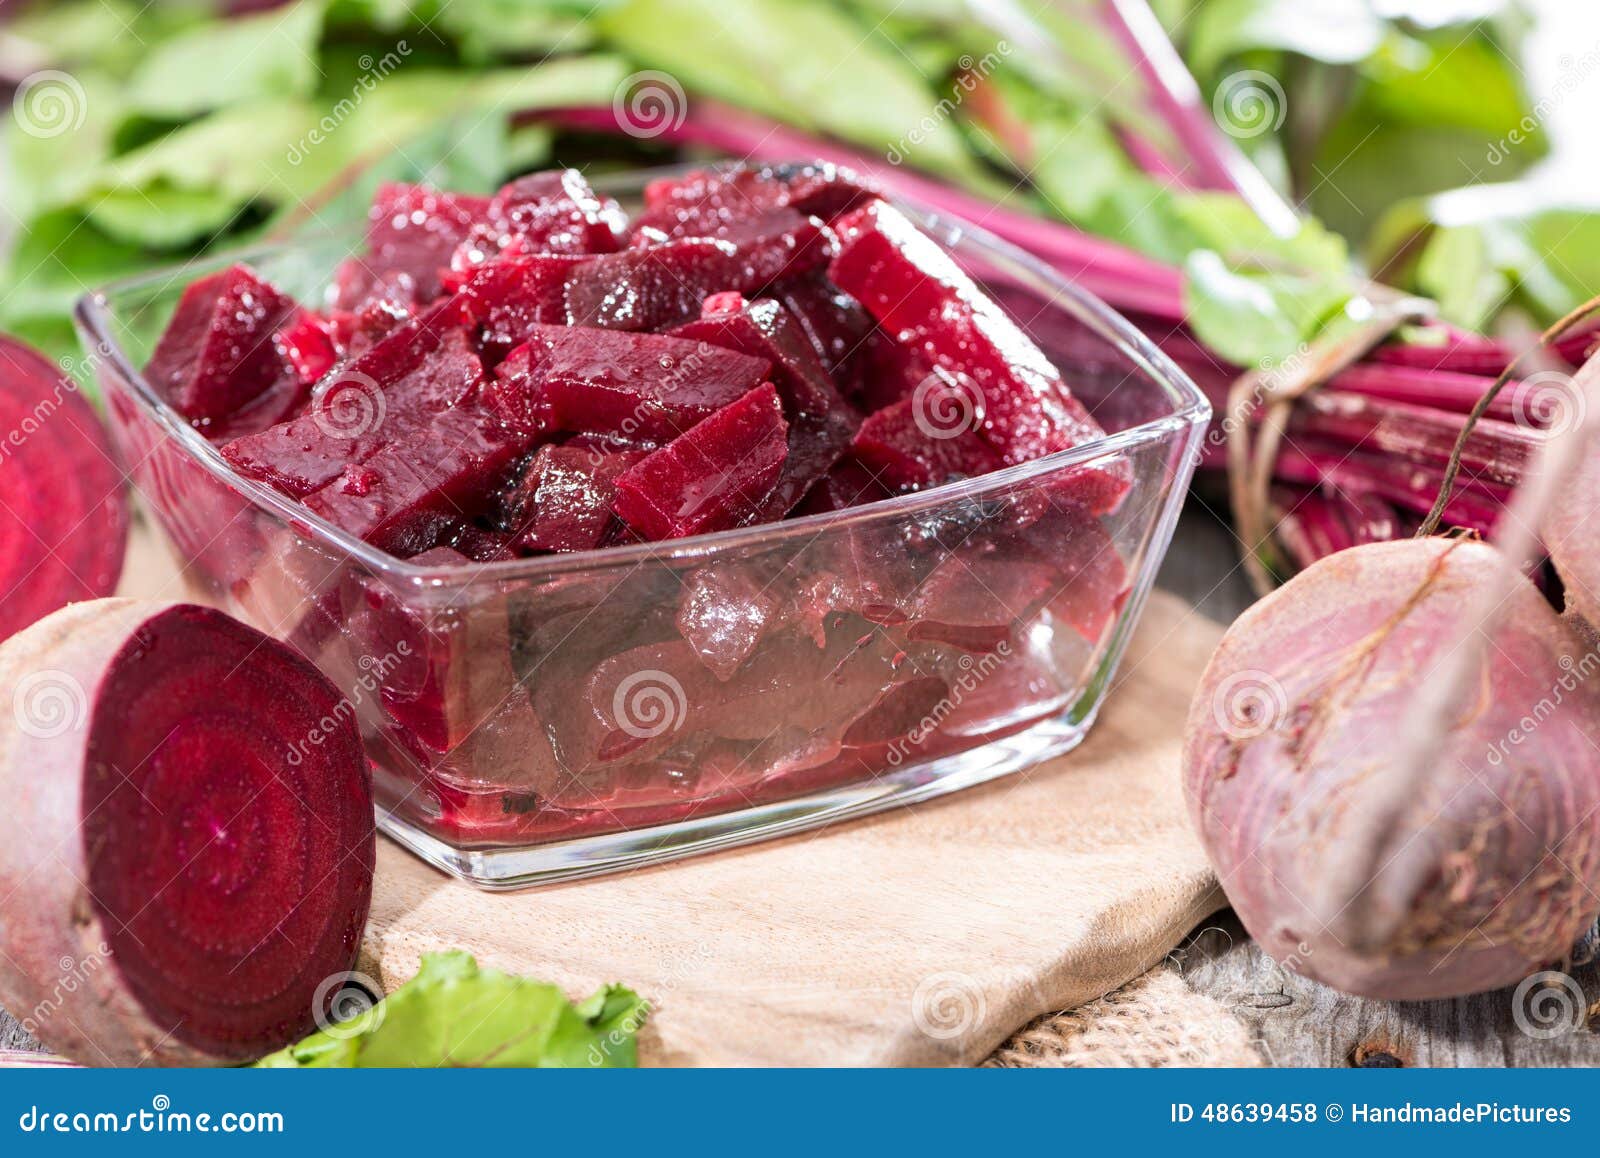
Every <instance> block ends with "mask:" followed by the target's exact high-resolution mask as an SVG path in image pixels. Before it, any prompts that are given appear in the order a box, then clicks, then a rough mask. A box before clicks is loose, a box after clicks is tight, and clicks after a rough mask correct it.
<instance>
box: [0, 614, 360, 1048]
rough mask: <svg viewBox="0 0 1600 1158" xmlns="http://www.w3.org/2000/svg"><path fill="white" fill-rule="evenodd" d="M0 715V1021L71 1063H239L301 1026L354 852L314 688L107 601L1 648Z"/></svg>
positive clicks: (350, 800)
mask: <svg viewBox="0 0 1600 1158" xmlns="http://www.w3.org/2000/svg"><path fill="white" fill-rule="evenodd" d="M0 699H3V700H4V702H5V703H7V704H9V705H14V707H15V709H16V710H15V712H14V713H12V712H8V713H7V716H6V727H7V732H6V735H5V738H4V742H3V743H0V753H3V756H0V780H3V782H4V784H5V795H6V807H5V809H4V810H0V894H3V895H4V896H6V897H8V898H9V900H8V901H7V903H6V905H5V907H4V910H3V912H0V950H3V951H0V1003H3V1004H4V1006H5V1007H6V1008H7V1009H9V1010H11V1011H12V1012H13V1013H15V1014H18V1015H21V1016H24V1017H30V1019H31V1020H30V1024H31V1026H32V1028H34V1029H35V1030H36V1032H37V1034H38V1036H39V1037H40V1038H41V1039H43V1041H44V1042H45V1043H46V1044H47V1045H49V1046H51V1047H52V1048H54V1049H56V1050H58V1051H60V1052H62V1053H65V1054H67V1055H68V1056H70V1057H73V1058H76V1059H78V1060H80V1061H84V1062H87V1063H91V1064H115V1065H146V1064H151V1063H156V1064H162V1065H207V1064H218V1063H235V1062H242V1061H248V1060H250V1059H252V1058H256V1057H260V1056H261V1055H263V1054H265V1053H268V1052H270V1051H272V1050H274V1049H277V1048H279V1047H281V1046H283V1045H286V1044H288V1043H289V1042H292V1041H296V1040H299V1039H300V1038H301V1037H303V1036H305V1035H306V1034H307V1033H308V1032H310V1031H311V1030H312V1029H314V1028H315V1027H316V1024H317V1021H318V1020H319V1019H321V1018H322V1017H323V1016H324V1015H325V1014H326V1012H327V1004H328V1002H329V1001H330V1000H331V999H332V996H333V995H334V993H335V992H336V991H337V990H338V987H339V984H340V982H341V980H342V977H343V974H344V973H345V971H347V970H349V969H350V968H351V967H352V966H353V965H354V963H355V957H356V950H357V947H358V945H359V942H360V939H361V931H362V926H363V924H364V923H365V920H366V915H367V906H368V902H369V900H370V897H371V892H372V868H373V857H374V852H375V849H374V830H373V814H372V795H371V785H370V782H369V774H368V770H367V762H366V758H365V756H364V755H363V754H362V750H361V743H360V739H359V737H358V736H357V734H356V727H355V724H354V721H353V719H352V717H351V715H350V712H349V705H348V704H346V703H344V701H343V700H341V698H340V696H339V693H338V691H337V690H336V689H335V688H334V686H333V684H332V683H330V682H329V681H328V679H327V678H326V677H325V676H323V675H321V674H320V673H319V672H318V671H317V670H316V668H314V667H313V666H312V665H311V664H310V663H308V662H307V661H306V660H305V659H304V658H302V657H301V656H300V654H299V653H298V652H296V651H294V650H293V649H291V648H289V647H287V646H285V645H284V644H281V643H278V642H276V641H274V640H272V639H269V638H267V637H266V636H264V635H262V634H261V633H260V632H257V631H255V630H253V629H251V628H248V627H245V626H244V625H242V624H240V623H237V622H235V621H234V620H231V619H229V618H228V617H226V616H224V615H222V614H221V613H219V612H216V611H212V610H209V609H206V608H201V607H196V606H193V605H187V604H170V603H166V604H149V603H140V602H135V601H132V600H125V599H118V600H96V601H91V602H87V603H81V604H78V605H76V606H73V607H69V608H65V609H63V610H61V611H58V612H56V613H55V614H54V615H52V616H50V617H49V618H47V619H44V620H42V621H40V622H39V623H37V624H35V625H34V626H33V627H31V628H29V629H28V630H26V631H24V632H22V633H21V634H20V635H17V636H15V637H13V638H12V639H11V640H9V641H8V642H7V643H6V644H5V645H4V646H3V647H0ZM13 716H14V717H15V721H14V722H13V719H12V717H13Z"/></svg>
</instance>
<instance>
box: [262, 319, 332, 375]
mask: <svg viewBox="0 0 1600 1158" xmlns="http://www.w3.org/2000/svg"><path fill="white" fill-rule="evenodd" d="M273 341H275V342H276V343H277V344H278V352H279V353H281V354H282V355H283V356H284V358H285V359H286V360H287V361H288V363H289V365H290V366H292V367H294V373H295V377H296V378H298V379H299V381H300V384H301V385H302V386H308V387H309V386H315V385H316V384H317V383H318V382H320V381H322V379H323V378H324V377H325V376H326V375H327V373H328V371H329V370H332V369H333V364H334V363H335V362H337V361H338V360H339V347H338V346H337V345H336V344H335V342H334V340H333V328H332V327H331V326H330V325H329V324H328V323H327V322H326V321H324V320H323V319H322V318H320V317H318V316H317V315H316V314H314V313H312V312H311V311H310V310H297V311H296V312H295V314H294V316H293V317H292V318H290V320H289V322H288V324H287V325H285V326H284V327H283V329H281V330H279V331H278V332H277V334H276V335H274V337H273Z"/></svg>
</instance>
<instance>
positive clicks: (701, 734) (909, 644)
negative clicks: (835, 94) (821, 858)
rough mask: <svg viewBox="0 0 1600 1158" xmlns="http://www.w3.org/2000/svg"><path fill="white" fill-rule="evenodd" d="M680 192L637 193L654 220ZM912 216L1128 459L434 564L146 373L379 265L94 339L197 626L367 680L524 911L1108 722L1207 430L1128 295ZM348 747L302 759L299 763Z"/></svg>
mask: <svg viewBox="0 0 1600 1158" xmlns="http://www.w3.org/2000/svg"><path fill="white" fill-rule="evenodd" d="M658 175H660V174H659V173H646V174H637V175H632V176H630V177H628V178H626V179H623V180H621V181H613V182H612V183H610V185H609V187H608V188H607V191H608V192H610V193H612V195H614V196H617V197H618V198H619V199H620V200H622V201H623V202H624V204H625V205H627V206H628V207H630V208H632V207H634V206H635V205H636V203H637V200H638V198H639V195H640V194H641V192H642V190H643V187H644V183H645V182H646V181H647V180H649V179H650V178H652V177H654V176H658ZM630 202H632V203H634V204H629V203H630ZM901 207H902V208H903V209H906V210H907V211H908V212H910V213H911V214H912V215H913V216H914V217H915V218H916V219H917V220H918V221H919V223H920V224H921V225H922V226H923V227H924V228H925V229H927V230H928V231H929V232H930V233H931V234H932V235H933V236H935V237H936V238H937V239H938V240H939V241H940V242H942V243H943V244H944V245H945V246H946V247H947V248H948V249H949V250H950V251H951V252H952V253H953V254H954V255H955V257H956V258H957V260H958V261H959V262H960V263H961V264H962V265H963V266H964V267H965V268H966V270H967V271H968V273H970V274H971V275H972V276H973V277H975V278H976V279H977V280H978V281H979V282H981V283H982V284H984V285H985V286H986V287H987V288H988V289H989V290H990V292H992V293H993V294H994V295H995V296H996V298H997V299H998V300H999V301H1000V302H1001V303H1002V305H1003V306H1004V308H1005V309H1006V310H1007V311H1008V312H1009V313H1011V315H1012V316H1013V318H1014V319H1015V320H1016V321H1017V322H1018V323H1019V324H1020V325H1021V326H1022V327H1023V328H1024V329H1025V330H1026V331H1027V332H1028V333H1030V334H1031V335H1032V336H1033V337H1034V339H1035V340H1036V341H1037V342H1038V343H1039V344H1040V345H1041V346H1042V347H1043V348H1044V350H1045V352H1046V353H1047V354H1049V355H1050V356H1051V357H1052V358H1053V359H1054V360H1055V361H1056V364H1057V365H1058V366H1059V367H1060V369H1061V371H1062V374H1063V376H1064V377H1065V379H1066V381H1067V382H1068V384H1069V385H1070V386H1071V388H1072V389H1073V390H1074V392H1075V393H1076V394H1077V395H1078V396H1079V397H1080V398H1081V399H1082V400H1083V401H1084V402H1085V404H1086V405H1088V406H1089V408H1090V409H1091V411H1092V412H1093V413H1094V414H1095V416H1096V417H1097V418H1098V419H1099V421H1100V423H1101V425H1102V426H1104V427H1105V429H1106V431H1107V435H1106V437H1105V438H1103V439H1099V440H1096V441H1094V442H1091V443H1086V444H1085V445H1082V446H1079V447H1077V448H1075V449H1072V450H1069V451H1064V452H1061V453H1058V454H1054V455H1051V456H1049V457H1047V458H1043V459H1040V460H1038V461H1035V462H1029V463H1025V464H1022V465H1019V466H1015V467H1011V468H1008V469H1006V470H1003V471H1000V472H998V473H995V474H990V475H986V476H984V477H981V478H975V479H969V480H965V481H961V482H956V483H952V484H949V485H946V486H942V487H939V488H937V489H934V490H929V491H925V492H922V493H918V494H912V495H906V496H903V497H899V498H895V499H892V500H889V501H885V502H881V503H877V504H875V505H872V506H866V507H859V508H854V509H850V510H846V511H842V512H834V513H831V514H824V515H813V516H808V517H805V518H799V519H793V520H790V521H786V522H782V523H778V524H774V525H770V526H759V527H751V528H748V529H742V530H734V531H727V532H723V533H719V534H714V535H704V536H700V537H696V538H689V539H682V540H678V541H674V542H668V543H657V544H645V545H638V546H627V547H618V548H610V549H606V550H603V551H594V552H587V553H582V554H573V555H556V556H547V557H539V558H532V559H523V560H514V561H507V562H501V563H493V564H478V563H474V564H470V565H463V566H454V567H426V566H414V565H412V564H411V563H408V562H405V561H403V560H400V559H396V558H393V557H391V556H389V555H387V554H385V553H383V552H381V551H378V550H376V549H375V548H373V547H371V546H369V545H367V544H366V543H363V542H361V541H360V540H358V539H355V538H354V537H352V536H350V535H348V534H346V533H345V532H343V531H341V530H340V529H339V528H338V527H335V526H332V525H330V524H328V523H326V522H324V521H322V520H321V519H319V518H318V517H317V516H315V515H313V514H311V513H310V512H309V511H307V510H305V509H304V508H302V507H300V506H299V505H298V504H296V503H295V502H293V501H292V500H290V499H288V498H285V497H284V496H283V495H281V494H278V493H277V492H275V491H273V490H271V489H269V488H267V487H265V486H263V485H261V484H259V483H256V482H253V481H251V480H249V479H246V478H242V477H240V476H238V475H236V474H235V473H234V472H233V470H232V469H231V468H230V467H229V466H228V464H227V463H226V462H225V461H224V459H223V458H222V457H221V455H220V454H219V453H218V452H217V450H216V448H215V447H214V446H212V445H211V444H210V443H208V442H207V441H206V439H205V438H204V437H202V436H201V435H200V434H199V433H198V432H196V431H195V430H194V429H192V428H191V427H190V426H189V425H188V424H187V423H186V422H185V421H184V420H183V419H182V418H181V417H180V416H179V415H178V414H177V413H176V412H174V411H173V410H172V409H171V408H170V407H168V406H167V405H166V404H165V402H164V401H163V400H162V399H161V398H160V397H159V396H158V395H157V394H156V392H155V391H154V390H152V389H151V387H150V385H149V383H147V382H146V381H145V379H144V377H143V375H142V374H141V371H140V367H142V366H143V365H144V364H145V363H146V361H147V360H148V357H149V354H150V351H151V349H152V348H153V346H154V342H155V339H156V337H157V336H158V335H159V334H160V332H161V329H162V328H163V326H164V325H165V324H166V322H167V320H168V318H169V317H170V316H171V314H172V311H173V308H174V307H175V305H176V304H177V299H178V296H179V294H180V293H181V291H182V290H183V288H184V286H186V285H187V284H188V283H189V282H190V281H192V280H193V279H194V278H196V277H199V276H201V275H203V274H206V273H209V272H212V271H215V270H217V269H219V268H222V267H224V266H226V265H227V264H229V263H231V262H233V261H236V260H244V261H248V262H250V263H251V264H252V265H254V266H255V267H256V268H257V269H258V270H260V271H261V272H262V273H263V274H264V275H265V276H266V277H267V278H268V279H270V280H272V281H273V282H275V283H276V284H278V285H279V286H280V287H282V288H283V289H285V290H287V291H289V292H291V293H294V294H296V296H298V297H299V298H300V299H301V300H302V301H308V302H317V301H320V300H321V296H320V291H321V288H322V287H323V286H325V285H326V284H328V282H329V280H330V278H331V275H332V272H333V270H334V268H335V266H336V265H337V264H338V263H339V261H340V260H342V259H343V258H345V257H346V256H348V255H349V253H350V252H351V251H352V246H353V244H355V242H356V239H354V238H352V237H336V238H324V239H321V240H313V241H304V242H297V243H294V244H293V245H287V246H279V247H275V248H261V249H257V250H254V251H251V252H246V253H239V254H231V255H227V256H224V257H219V258H216V259H214V260H207V261H204V262H201V263H197V264H193V265H190V266H187V267H185V268H183V269H181V270H177V271H169V272H166V273H164V274H160V275H153V276H146V277H141V278H139V279H136V280H131V281H126V282H122V283H120V284H118V285H115V286H112V287H109V288H107V289H105V290H104V291H102V292H99V293H94V294H90V295H88V296H87V297H85V298H84V299H83V300H82V301H81V302H80V303H79V307H78V314H77V319H78V325H79V329H80V332H81V335H82V338H83V341H84V343H85V345H86V347H87V349H88V351H89V356H90V358H91V360H92V361H93V363H94V365H95V367H96V373H97V375H98V377H99V381H100V384H101V387H102V389H103V392H104V396H105V401H106V405H107V410H108V412H109V414H110V418H111V425H112V428H113V433H114V437H115V439H116V442H117V444H118V448H119V450H120V452H121V454H122V455H123V457H124V461H125V463H126V464H127V466H128V468H129V470H130V472H131V475H132V478H133V481H134V484H135V485H136V486H137V488H138V491H139V492H140V494H141V495H142V497H143V499H144V500H145V503H146V505H147V506H148V508H149V509H150V511H151V512H152V513H153V515H154V517H155V518H156V520H157V521H158V522H159V523H160V524H161V526H162V527H163V528H164V530H165V532H166V534H167V536H168V538H169V539H170V541H171V544H172V546H173V548H174V549H175V552H176V554H177V557H178V559H179V561H180V562H181V563H182V564H183V566H184V569H185V575H186V577H187V579H188V581H189V583H190V584H191V588H192V594H193V595H194V597H196V598H198V599H200V600H202V601H205V602H209V603H212V604H214V605H216V606H219V607H221V608H223V609H225V610H227V611H229V612H230V613H232V614H234V615H237V616H239V617H240V618H242V619H245V620H247V621H248V622H250V623H253V624H254V625H255V626H257V627H259V628H261V629H262V630H263V631H266V632H268V633H270V634H272V635H274V636H276V637H278V638H279V639H283V640H286V641H288V642H289V643H291V644H293V645H294V646H296V647H298V648H299V649H301V650H302V651H303V652H304V653H305V654H306V655H307V656H309V657H310V658H311V659H312V660H313V661H314V662H315V663H317V665H318V666H319V667H320V668H321V669H322V670H323V671H324V672H326V673H327V674H328V676H329V677H331V678H332V679H333V681H334V682H335V683H336V684H338V685H339V687H340V688H341V689H342V690H343V692H344V695H345V700H344V703H343V705H342V706H341V710H342V711H347V712H349V713H351V714H353V715H354V716H355V717H356V719H357V720H358V721H359V724H360V727H361V730H362V733H363V737H364V739H365V742H366V746H367V752H368V754H369V757H370V759H371V760H372V763H373V769H374V778H375V786H376V792H377V799H378V806H379V822H380V824H381V825H382V827H383V828H384V830H385V831H387V832H388V833H389V834H390V835H391V836H392V837H393V838H395V839H396V840H398V841H400V843H402V844H404V845H405V846H406V847H408V848H410V849H412V850H413V851H414V852H416V853H417V854H418V855H420V856H421V857H423V858H424V859H425V860H427V861H429V862H431V863H433V864H435V865H437V866H439V867H440V868H442V869H445V870H446V871H448V872H451V873H453V874H455V875H457V876H459V877H462V878H464V879H466V880H469V881H472V882H475V883H477V884H479V885H482V886H485V887H489V888H510V887H517V886H522V885H528V884H533V883H539V882H545V881H552V880H558V879H562V878H570V877H576V876H581V875H586V874H591V873H596V872H601V871H605V870H609V869H615V868H620V867H623V866H627V865H635V864H641V863H647V862H651V861H657V860H663V859H667V858H671V857H677V856H682V855H686V854H689V853H692V852H697V851H702V850H707V849H712V848H721V847H726V846H729V845H734V844H739V843H743V842H746V841H751V840H756V839H760V838H763V837H768V836H776V835H779V834H784V833H791V832H795V831H798V830H800V829H803V828H807V827H810V826H814V825H819V824H823V823H827V822H831V821H835V820H839V819H842V818H845V817H849V816H857V815H861V814H864V813H866V812H870V811H872V810H875V809H880V808H884V807H887V806H889V805H891V804H904V803H909V802H912V801H916V800H924V799H928V798H930V797H934V796H939V795H943V794H944V793H947V792H951V791H954V790H956V789H959V788H964V787H967V786H969V785H974V784H979V783H982V782H984V781H987V780H991V779H994V778H995V777H998V776H1002V775H1005V774H1006V773H1009V772H1014V771H1016V770H1018V769H1021V768H1025V767H1027V766H1029V765H1031V764H1035V763H1037V762H1038V761H1041V760H1043V759H1046V758H1047V757H1050V756H1054V755H1057V754H1059V753H1062V752H1065V751H1067V750H1069V749H1071V748H1072V747H1073V746H1075V745H1076V744H1077V743H1078V742H1079V741H1080V740H1082V738H1083V736H1084V734H1085V733H1086V731H1087V730H1088V728H1089V727H1090V725H1091V724H1092V723H1093V721H1094V717H1095V713H1096V711H1097V710H1098V708H1099V706H1100V702H1101V699H1102V697H1103V696H1104V695H1105V693H1106V689H1107V687H1108V685H1109V682H1110V679H1111V675H1112V673H1113V671H1114V669H1115V667H1116V664H1117V660H1118V658H1119V656H1120V655H1121V652H1122V650H1123V647H1124V644H1125V643H1126V641H1127V639H1128V636H1129V634H1130V632H1131V630H1132V628H1133V624H1134V621H1135V620H1136V618H1137V616H1138V613H1139V609H1140V607H1141V605H1142V604H1143V602H1144V599H1145V596H1146V595H1147V594H1148V592H1149V589H1150V586H1151V583H1152V581H1153V578H1154V576H1155V572H1156V568H1157V566H1158V564H1159V562H1160V558H1161V555H1162V553H1163V551H1164V550H1165V549H1166V546H1167V543H1168V540H1169V538H1170V535H1171V531H1172V527H1173V523H1174V521H1175V520H1176V517H1177V513H1178V509H1179V507H1180V505H1181V503H1182V498H1183V494H1184V491H1185V489H1186V488H1187V486H1188V483H1189V478H1190V474H1191V472H1192V470H1193V466H1194V462H1195V452H1196V450H1197V449H1198V446H1199V442H1200V439H1201V438H1202V436H1203V432H1204V429H1205V425H1206V421H1207V418H1208V416H1209V409H1208V407H1207V405H1206V402H1205V399H1204V398H1203V397H1202V396H1201V394H1200V393H1199V391H1198V390H1196V388H1195V387H1194V385H1193V383H1191V382H1190V381H1189V380H1188V379H1187V378H1186V377H1185V376H1184V375H1183V374H1182V373H1181V372H1180V371H1179V370H1178V369H1177V368H1176V367H1174V366H1173V365H1172V364H1171V363H1170V362H1169V361H1168V360H1167V359H1166V358H1165V357H1164V356H1163V355H1162V354H1161V353H1160V352H1159V351H1157V350H1156V349H1155V347H1154V346H1153V345H1151V344H1150V343H1149V342H1148V341H1146V340H1145V339H1144V338H1143V337H1142V336H1141V335H1140V334H1139V333H1138V332H1137V331H1135V330H1134V329H1133V328H1132V327H1131V326H1130V325H1129V324H1128V323H1127V322H1125V321H1124V320H1123V319H1121V318H1120V317H1119V316H1117V315H1116V314H1115V313H1113V312H1112V311H1111V310H1110V309H1108V308H1107V307H1106V306H1105V305H1104V304H1103V303H1101V302H1100V301H1099V300H1098V299H1096V298H1094V297H1092V296H1091V295H1089V294H1087V293H1085V292H1084V291H1082V290H1080V289H1077V288H1075V287H1073V286H1072V285H1071V284H1069V283H1068V282H1066V281H1064V280H1063V279H1062V278H1061V277H1059V276H1058V275H1056V274H1055V273H1054V272H1052V271H1051V270H1049V269H1048V268H1047V267H1045V266H1043V265H1042V264H1040V263H1039V262H1037V261H1035V260H1033V259H1032V258H1031V257H1029V256H1027V255H1026V254H1024V253H1022V252H1021V251H1020V250H1017V249H1015V248H1013V247H1011V246H1009V245H1006V244H1005V243H1003V242H1001V241H999V240H998V239H996V238H994V237H991V236H989V235H988V234H985V233H983V232H982V231H980V230H978V229H976V228H974V227H972V226H969V225H967V224H965V223H963V222H960V221H955V220H951V219H949V218H947V217H940V216H938V215H936V214H932V213H927V212H922V211H919V210H918V209H917V208H916V207H915V206H908V205H904V204H902V206H901ZM1087 469H1100V470H1104V469H1111V470H1116V471H1119V472H1123V473H1124V475H1125V477H1126V478H1127V479H1128V480H1129V484H1130V485H1129V489H1128V493H1127V495H1126V497H1125V498H1124V499H1123V500H1122V501H1121V503H1120V505H1119V506H1118V507H1117V508H1116V509H1115V510H1114V511H1112V512H1110V513H1108V514H1103V515H1099V516H1096V515H1091V514H1089V513H1087V512H1086V511H1085V510H1083V509H1082V508H1081V507H1079V506H1078V505H1077V504H1076V503H1075V502H1074V501H1073V500H1072V495H1073V487H1072V481H1071V480H1072V479H1073V477H1074V476H1076V475H1079V474H1081V473H1082V472H1084V471H1085V470H1087ZM690 639H693V640H694V641H695V643H696V644H698V647H697V646H695V645H692V644H691V643H690V642H689V640H690ZM318 739H319V737H318V736H316V735H312V736H305V737H286V738H285V741H284V759H285V760H288V761H294V760H297V759H301V758H303V754H304V751H305V750H306V749H305V745H310V744H315V743H316V742H318Z"/></svg>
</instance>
